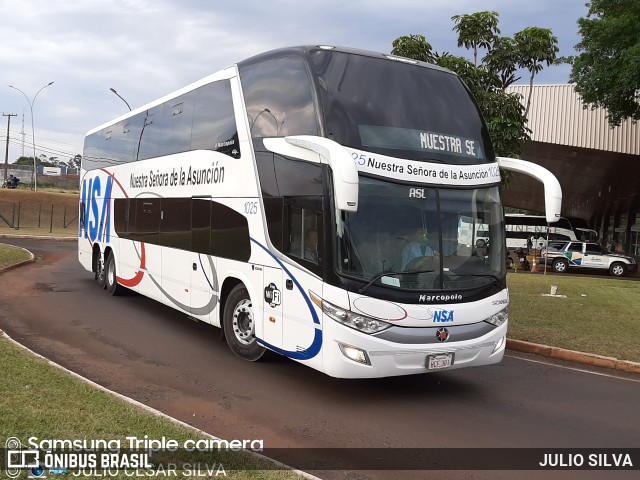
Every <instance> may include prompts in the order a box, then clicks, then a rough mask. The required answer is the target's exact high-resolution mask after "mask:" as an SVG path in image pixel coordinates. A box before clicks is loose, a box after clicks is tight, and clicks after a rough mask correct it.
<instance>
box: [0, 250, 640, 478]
mask: <svg viewBox="0 0 640 480" xmlns="http://www.w3.org/2000/svg"><path fill="white" fill-rule="evenodd" d="M2 241H4V242H5V243H11V244H14V245H19V246H23V247H25V248H27V249H29V250H30V251H32V252H33V253H34V254H35V255H36V262H35V263H33V264H30V265H27V266H24V267H20V268H18V269H14V270H11V271H8V272H5V273H3V274H2V275H1V276H0V328H2V329H3V330H5V331H6V332H7V333H8V334H9V335H10V336H11V337H13V338H14V339H16V340H17V341H19V342H21V343H23V344H24V345H26V346H28V347H29V348H31V349H32V350H34V351H36V352H38V353H40V354H42V355H44V356H46V357H48V358H50V359H52V360H54V361H56V362H58V363H60V364H61V365H63V366H65V367H67V368H69V369H71V370H73V371H76V372H78V373H80V374H82V375H84V376H86V377H88V378H90V379H92V380H94V381H96V382H98V383H99V384H101V385H104V386H105V387H107V388H110V389H113V390H115V391H117V392H119V393H122V394H124V395H127V396H129V397H131V398H134V399H136V400H138V401H140V402H143V403H145V404H148V405H150V406H151V407H154V408H157V409H159V410H161V411H163V412H165V413H167V414H169V415H172V416H174V417H176V418H178V419H180V420H183V421H185V422H187V423H189V424H192V425H194V426H196V427H198V428H200V429H203V430H205V431H207V432H209V433H211V434H213V435H216V436H219V437H222V438H240V439H242V438H248V439H263V440H264V443H265V446H266V447H268V448H273V447H277V448H283V447H309V448H362V447H366V448H374V447H375V448H378V447H379V448H388V447H402V448H417V447H419V448H438V447H447V448H451V447H456V448H466V447H469V448H478V447H483V448H496V449H503V448H512V447H532V448H543V449H550V448H598V449H599V448H635V447H640V421H639V419H640V415H639V413H638V405H640V376H638V375H633V374H624V373H617V372H612V371H608V370H600V369H594V368H586V367H584V366H582V365H577V364H570V363H562V362H556V361H553V360H549V359H546V358H541V357H535V356H527V355H521V354H516V353H515V352H507V356H506V357H505V359H504V361H503V362H502V363H501V364H499V365H495V366H490V367H482V368H474V369H463V370H457V371H451V372H441V373H435V374H429V375H420V376H410V377H399V378H391V379H376V380H358V381H354V380H338V379H333V378H330V377H327V376H325V375H323V374H321V373H319V372H316V371H314V370H311V369H309V368H306V367H304V366H302V365H300V364H297V363H295V362H293V361H289V360H287V359H285V358H282V357H274V358H272V359H270V360H269V361H266V362H259V363H249V362H244V361H241V360H239V359H237V358H236V357H234V356H233V355H232V354H231V352H230V351H229V350H228V348H227V346H226V344H225V343H224V342H221V341H220V338H219V337H220V335H219V330H218V329H216V328H214V327H211V326H209V325H205V324H202V323H198V322H194V321H192V320H189V319H188V318H187V317H186V316H184V315H182V314H180V313H178V312H176V311H175V310H173V309H171V308H168V307H165V306H163V305H160V304H158V303H156V302H154V301H152V300H149V299H147V298H144V297H141V296H139V295H135V294H129V295H126V296H123V297H111V296H109V295H108V294H107V293H106V291H103V290H99V289H98V287H97V285H96V283H95V281H94V280H93V275H92V274H90V273H89V272H86V271H85V270H83V269H82V268H81V267H80V265H79V263H78V262H77V256H76V244H75V242H58V241H51V240H28V239H6V240H2ZM132 433H135V432H132ZM318 452H321V451H318ZM343 453H344V452H343ZM357 453H358V452H357V451H347V452H346V454H348V455H355V454H357ZM332 454H336V455H338V454H339V452H336V451H322V455H324V456H325V457H324V460H323V462H318V463H316V464H315V465H317V466H318V468H320V467H322V468H323V469H324V468H328V467H327V465H332V458H331V457H330V455H332ZM327 455H328V456H327ZM283 459H284V460H287V459H286V458H283ZM335 464H336V465H337V464H339V459H338V457H337V456H336V458H335ZM365 465H368V464H366V463H365ZM294 466H295V465H294ZM307 466H308V465H307ZM639 467H640V465H637V466H636V467H635V468H639ZM314 473H316V474H318V472H314ZM605 473H606V475H603V474H605ZM636 475H637V471H636V472H635V474H634V472H619V471H618V472H611V471H608V472H603V471H596V472H593V471H592V472H579V471H560V472H549V471H543V472H541V471H536V472H530V471H529V472H527V471H519V472H514V471H491V472H489V471H469V470H456V471H438V470H435V471H427V472H425V471H422V472H407V471H405V472H401V473H400V474H394V475H391V472H388V471H378V472H375V471H367V472H353V471H352V472H342V471H336V470H326V471H322V472H320V476H322V477H323V478H357V479H360V478H409V477H411V478H429V479H437V478H447V479H449V478H451V479H453V478H455V479H458V478H473V479H480V478H492V479H493V478H497V479H499V478H509V479H510V478H527V479H535V478H540V479H542V478H562V479H565V478H569V479H571V478H581V479H583V478H594V479H596V478H636Z"/></svg>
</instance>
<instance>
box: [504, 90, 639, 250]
mask: <svg viewBox="0 0 640 480" xmlns="http://www.w3.org/2000/svg"><path fill="white" fill-rule="evenodd" d="M508 91H509V92H516V93H519V94H521V95H522V102H523V103H526V99H527V95H528V93H529V86H528V85H512V86H511V87H509V88H508ZM528 127H529V128H530V129H531V140H530V141H527V142H525V144H524V148H523V158H524V159H525V160H528V161H531V162H534V163H537V164H539V165H542V166H544V167H545V168H547V169H549V170H550V171H551V172H553V174H554V175H556V177H557V178H558V180H559V181H560V184H561V185H562V191H563V201H562V215H563V216H565V217H569V218H579V219H583V220H585V221H587V222H588V223H589V225H590V226H591V228H594V229H595V230H597V231H598V233H599V235H600V238H601V240H602V243H604V244H609V245H610V246H612V247H615V248H618V249H621V250H623V251H624V252H626V253H629V254H632V255H634V256H640V123H637V124H633V123H632V122H631V121H625V122H623V124H622V125H620V126H619V127H616V128H611V127H610V126H609V124H608V122H607V119H606V111H605V110H604V109H595V110H591V109H585V108H583V105H582V102H581V100H580V97H579V95H578V94H577V93H576V92H575V90H574V88H573V85H570V84H569V85H566V84H565V85H536V86H534V87H533V96H532V99H531V108H530V111H529V123H528ZM505 204H506V205H507V206H510V207H514V208H520V209H525V210H533V211H543V210H544V194H543V190H542V185H541V184H538V183H537V182H535V181H533V180H531V179H530V178H529V177H525V176H524V175H519V174H514V175H513V178H512V180H511V181H510V182H509V185H508V186H507V188H506V189H505Z"/></svg>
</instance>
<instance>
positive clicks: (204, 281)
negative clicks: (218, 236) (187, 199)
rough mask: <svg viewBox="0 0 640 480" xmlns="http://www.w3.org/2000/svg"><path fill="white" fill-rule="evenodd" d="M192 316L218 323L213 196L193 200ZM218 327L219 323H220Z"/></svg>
mask: <svg viewBox="0 0 640 480" xmlns="http://www.w3.org/2000/svg"><path fill="white" fill-rule="evenodd" d="M189 270H190V272H191V273H190V275H191V298H190V308H191V310H190V311H191V315H193V316H194V317H196V318H198V319H200V320H203V321H205V322H208V323H212V322H213V323H215V324H216V325H218V323H219V321H215V319H217V318H219V316H216V315H213V314H212V313H213V312H214V311H217V310H216V307H217V306H218V300H219V299H218V276H217V272H216V261H215V257H213V256H212V255H211V198H210V197H201V198H200V197H198V198H192V199H191V262H190V268H189ZM218 326H219V325H218Z"/></svg>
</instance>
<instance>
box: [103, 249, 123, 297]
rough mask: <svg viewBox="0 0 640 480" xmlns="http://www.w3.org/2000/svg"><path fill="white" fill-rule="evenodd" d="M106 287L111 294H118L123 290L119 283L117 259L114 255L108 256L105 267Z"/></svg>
mask: <svg viewBox="0 0 640 480" xmlns="http://www.w3.org/2000/svg"><path fill="white" fill-rule="evenodd" d="M104 278H105V288H106V289H107V292H109V293H110V294H111V295H114V296H117V295H120V293H121V292H122V287H121V286H120V285H118V280H117V277H116V260H115V258H114V256H113V254H112V255H109V256H108V257H107V263H106V266H105V268H104Z"/></svg>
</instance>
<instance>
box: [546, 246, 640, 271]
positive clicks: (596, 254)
mask: <svg viewBox="0 0 640 480" xmlns="http://www.w3.org/2000/svg"><path fill="white" fill-rule="evenodd" d="M541 254H542V257H543V258H544V259H545V261H546V262H547V265H551V267H552V268H553V271H554V272H557V273H564V272H566V271H567V270H569V268H601V269H607V270H609V273H610V274H611V275H613V276H615V277H621V276H622V275H624V274H625V273H629V272H636V271H637V270H638V263H637V262H636V260H635V259H634V258H632V257H628V256H626V255H621V254H619V253H611V252H608V251H606V250H605V249H603V248H602V247H601V246H600V245H598V244H597V243H588V242H551V243H550V245H549V248H548V249H545V250H543V251H542V252H541Z"/></svg>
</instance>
